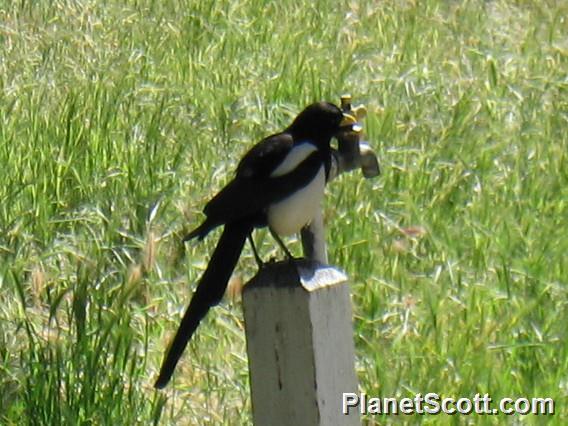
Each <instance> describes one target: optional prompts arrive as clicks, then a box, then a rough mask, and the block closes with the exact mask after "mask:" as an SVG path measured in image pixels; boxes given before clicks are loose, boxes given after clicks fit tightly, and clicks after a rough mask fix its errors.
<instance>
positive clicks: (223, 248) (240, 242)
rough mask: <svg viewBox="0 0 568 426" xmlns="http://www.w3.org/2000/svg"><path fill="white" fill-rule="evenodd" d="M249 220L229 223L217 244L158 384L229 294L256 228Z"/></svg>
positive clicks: (165, 381)
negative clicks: (246, 242)
mask: <svg viewBox="0 0 568 426" xmlns="http://www.w3.org/2000/svg"><path fill="white" fill-rule="evenodd" d="M252 228H253V226H252V224H250V223H249V222H243V221H241V222H235V223H229V224H226V225H225V229H224V230H223V233H222V235H221V238H220V240H219V242H218V243H217V247H215V250H214V252H213V255H212V256H211V260H210V261H209V265H207V269H206V270H205V272H204V274H203V276H202V277H201V280H200V281H199V284H198V285H197V289H196V290H195V293H193V297H192V299H191V302H190V304H189V306H188V308H187V310H186V311H185V314H184V316H183V319H182V321H181V324H180V326H179V328H178V330H177V333H176V335H175V337H174V340H173V341H172V343H171V344H170V347H169V349H168V352H167V354H166V357H165V359H164V361H163V363H162V368H161V369H160V375H159V377H158V380H157V381H156V383H155V384H154V387H155V388H157V389H161V388H163V387H164V386H166V385H167V384H168V382H169V381H170V378H171V376H172V374H173V372H174V369H175V367H176V364H177V363H178V361H179V359H180V357H181V355H182V353H183V351H184V349H185V347H186V346H187V343H188V342H189V340H190V339H191V336H192V335H193V333H194V332H195V329H196V328H197V326H198V325H199V322H200V321H201V320H202V319H203V317H204V316H205V315H206V314H207V312H208V311H209V308H211V307H213V306H215V305H217V304H218V303H219V302H220V301H221V299H222V297H223V294H224V293H225V289H226V288H227V284H228V282H229V279H230V277H231V274H232V272H233V269H235V265H236V264H237V261H238V260H239V256H240V254H241V251H242V249H243V246H244V244H245V241H246V239H247V236H248V235H249V234H250V233H251V231H252Z"/></svg>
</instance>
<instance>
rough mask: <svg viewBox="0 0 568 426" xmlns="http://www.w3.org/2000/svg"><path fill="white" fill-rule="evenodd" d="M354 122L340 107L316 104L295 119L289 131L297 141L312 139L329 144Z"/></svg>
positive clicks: (326, 103)
mask: <svg viewBox="0 0 568 426" xmlns="http://www.w3.org/2000/svg"><path fill="white" fill-rule="evenodd" d="M352 125H353V122H351V121H350V119H349V117H348V116H347V115H345V114H344V113H343V112H342V111H341V109H340V108H339V107H337V106H336V105H334V104H332V103H329V102H316V103H313V104H311V105H309V106H307V107H306V108H305V109H304V110H303V111H302V112H301V113H300V114H298V116H297V117H296V118H295V119H294V121H293V122H292V124H291V125H290V127H288V131H289V132H290V133H292V134H293V135H294V138H295V139H297V140H301V139H311V140H314V141H322V142H325V143H329V140H330V139H331V138H332V137H333V136H334V135H335V134H336V133H337V132H339V131H340V130H341V129H343V128H344V127H345V126H352Z"/></svg>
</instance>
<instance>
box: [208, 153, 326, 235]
mask: <svg viewBox="0 0 568 426" xmlns="http://www.w3.org/2000/svg"><path fill="white" fill-rule="evenodd" d="M322 164H323V158H322V154H321V153H320V152H319V151H314V152H313V153H311V154H310V155H308V156H307V157H306V158H305V159H304V161H302V162H301V163H300V164H299V165H298V166H297V167H296V168H295V169H294V170H292V171H290V172H289V173H286V174H284V175H281V176H277V177H270V176H268V177H258V178H254V177H252V178H239V177H236V178H235V179H233V180H232V181H231V182H229V184H228V185H227V186H225V187H224V188H223V189H222V190H221V191H220V192H219V193H218V194H217V195H215V197H213V199H212V200H211V201H209V203H207V205H206V206H205V209H204V210H203V211H204V213H205V215H206V216H207V221H209V222H211V223H215V224H219V225H220V224H223V223H228V222H232V221H235V220H240V219H243V218H247V217H257V216H258V215H259V214H262V213H264V212H265V211H266V208H267V207H268V206H269V205H270V204H273V203H276V202H278V201H281V200H283V199H284V198H286V197H288V196H289V195H291V194H293V193H294V192H295V191H297V190H299V189H301V188H302V187H304V186H306V185H307V184H308V183H309V182H310V181H311V180H312V179H313V178H314V177H315V176H316V174H317V173H318V171H319V169H320V167H321V166H322Z"/></svg>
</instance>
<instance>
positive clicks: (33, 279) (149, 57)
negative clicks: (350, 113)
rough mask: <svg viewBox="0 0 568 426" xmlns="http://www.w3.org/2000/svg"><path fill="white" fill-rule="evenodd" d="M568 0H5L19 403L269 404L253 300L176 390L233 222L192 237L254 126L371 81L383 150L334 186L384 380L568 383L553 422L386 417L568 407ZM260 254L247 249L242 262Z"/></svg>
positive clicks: (88, 408)
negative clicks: (182, 348)
mask: <svg viewBox="0 0 568 426" xmlns="http://www.w3.org/2000/svg"><path fill="white" fill-rule="evenodd" d="M566 16H568V4H567V3H566V2H563V1H556V2H555V1H517V2H508V1H501V0H494V1H486V2H476V1H465V2H450V1H447V2H438V1H434V0H427V1H423V2H415V1H402V2H398V1H381V2H378V1H377V2H366V1H339V2H328V1H323V0H319V1H315V2H291V1H280V2H262V1H254V0H238V1H209V0H206V1H199V2H198V1H173V0H169V1H161V2H158V1H152V0H140V1H134V0H132V1H103V0H99V1H94V0H93V1H88V0H83V1H80V0H52V1H42V2H30V1H25V0H19V1H8V0H0V85H1V87H2V90H1V92H0V164H1V165H2V166H1V167H0V389H1V392H0V423H1V424H6V425H19V424H40V425H54V424H85V425H86V424H97V425H99V424H113V425H116V424H124V425H132V424H235V425H240V424H247V423H250V421H251V414H250V410H251V406H250V396H249V384H248V373H247V361H246V353H245V342H244V333H243V324H242V313H241V307H240V302H239V300H238V298H233V299H231V298H226V301H225V302H224V303H223V304H222V305H220V306H219V307H218V308H215V310H214V312H212V315H210V316H209V317H208V318H207V320H206V321H205V322H204V324H203V326H202V327H201V328H200V329H199V331H198V333H197V335H196V336H195V338H194V340H193V341H192V343H191V344H190V346H189V347H188V350H187V351H186V354H185V356H184V358H183V360H182V362H181V364H180V366H179V367H178V372H177V374H176V376H175V380H174V382H173V383H172V385H171V386H169V387H168V388H167V389H166V390H165V391H162V392H156V391H154V390H153V388H152V383H153V380H154V379H155V376H156V373H157V369H158V367H159V362H160V361H161V357H162V354H163V351H164V349H165V346H166V344H167V342H168V340H169V338H170V337H171V336H172V334H173V332H174V331H175V328H176V327H177V323H178V321H179V319H180V315H181V313H182V312H183V309H184V308H185V305H186V303H187V302H188V300H189V297H190V295H191V292H192V289H193V288H194V283H195V282H196V280H197V279H198V277H199V275H200V273H201V272H202V271H203V269H204V268H205V266H206V263H207V261H208V256H209V253H210V252H211V250H212V248H213V246H214V244H215V240H216V238H217V235H218V234H213V235H211V237H210V238H208V239H207V241H206V242H204V243H201V244H188V245H187V247H186V248H185V249H184V248H183V247H181V244H180V239H181V236H182V235H183V233H184V232H185V231H187V230H188V229H190V228H191V227H192V226H195V225H196V224H197V223H198V222H199V220H200V219H201V216H200V210H201V208H202V207H203V205H204V203H205V202H206V201H207V200H208V198H209V197H210V196H211V194H212V193H214V192H215V191H216V190H217V189H219V188H221V186H222V185H223V184H224V183H226V182H227V181H228V180H229V179H230V178H231V175H232V171H233V170H234V167H235V165H236V163H237V161H238V159H239V158H240V156H241V155H242V154H243V153H244V152H246V150H247V149H248V148H250V146H251V145H252V144H253V143H254V142H256V141H258V140H260V139H261V138H262V137H263V136H266V135H268V134H270V133H272V132H275V131H277V130H278V129H281V128H282V127H284V126H285V125H287V124H288V123H289V122H290V120H291V119H292V117H293V116H294V115H295V114H296V113H297V112H299V111H300V110H301V109H302V107H303V106H305V105H306V104H307V103H309V102H312V101H314V100H320V99H326V100H330V101H336V102H337V101H338V98H339V95H340V94H342V93H345V92H349V93H351V94H352V95H353V96H354V99H355V103H359V102H361V103H365V104H366V105H367V107H368V110H369V114H368V117H367V119H366V121H365V131H366V133H367V138H368V139H369V140H370V141H371V143H372V145H373V146H374V148H375V149H376V151H377V153H378V155H379V158H380V161H381V165H382V170H383V174H382V175H381V177H380V178H378V179H375V180H364V179H363V177H362V175H361V174H360V173H358V172H354V173H352V174H350V175H345V176H343V177H342V178H341V179H339V180H338V181H334V182H333V184H332V185H330V186H329V188H328V191H327V197H326V203H325V215H326V224H327V233H328V245H329V251H330V260H331V262H332V263H333V264H335V265H339V266H341V267H342V268H343V269H344V270H345V271H347V273H348V274H349V276H350V280H351V288H352V295H353V306H354V311H355V319H354V328H355V335H354V338H355V343H356V348H357V369H358V375H359V380H360V386H361V390H362V391H364V392H366V393H367V394H369V395H375V396H378V395H380V396H399V397H401V396H413V395H414V394H415V393H417V392H421V393H426V392H438V393H440V394H441V395H443V396H454V397H461V396H466V397H471V396H473V394H475V393H477V392H479V393H481V394H484V393H489V394H490V395H491V397H492V398H493V399H494V400H497V399H499V398H501V397H504V396H512V397H517V396H524V397H529V398H530V397H533V396H542V397H552V398H554V399H555V400H556V414H555V415H554V416H552V417H547V418H544V417H535V416H527V417H523V416H515V417H512V418H509V417H504V416H497V417H492V416H477V417H471V418H459V417H447V416H446V417H440V416H422V417H412V418H410V417H408V418H392V417H372V416H370V417H367V418H365V421H366V422H367V423H369V424H375V423H377V424H378V423H381V424H383V423H389V422H398V421H408V422H411V423H425V424H438V423H440V422H441V423H456V424H460V422H463V421H466V422H467V421H473V422H475V423H476V424H477V423H488V424H500V423H501V422H507V421H508V422H511V421H512V422H527V423H529V424H540V422H544V421H548V422H549V423H555V424H563V422H565V421H566V420H565V418H566V415H567V414H568V410H567V409H566V402H567V396H568V343H567V337H568V336H567V331H566V330H567V328H566V325H567V322H568V321H567V320H568V315H567V313H568V289H567V276H568V260H567V259H568V258H567V256H566V253H567V252H568V239H567V238H566V231H567V229H568V161H567V160H568V159H567V156H568V23H567V18H566ZM256 239H257V241H258V242H259V243H260V245H261V251H262V254H263V256H264V257H266V258H269V257H272V256H280V255H281V254H280V253H279V252H278V251H277V250H276V249H275V248H274V247H273V245H272V243H271V240H270V238H265V234H264V232H260V233H258V234H257V236H256ZM290 244H291V248H292V250H293V251H295V252H296V253H298V254H299V253H300V245H299V244H298V241H296V240H290ZM254 273H255V264H254V260H253V257H252V254H251V252H250V251H249V250H248V248H247V249H246V250H245V252H244V253H243V256H242V258H241V262H240V264H239V266H238V268H237V270H236V271H235V274H236V275H235V278H234V282H237V283H238V282H243V281H246V280H248V279H249V278H250V277H252V276H253V275H254Z"/></svg>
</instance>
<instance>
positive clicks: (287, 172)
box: [154, 102, 353, 389]
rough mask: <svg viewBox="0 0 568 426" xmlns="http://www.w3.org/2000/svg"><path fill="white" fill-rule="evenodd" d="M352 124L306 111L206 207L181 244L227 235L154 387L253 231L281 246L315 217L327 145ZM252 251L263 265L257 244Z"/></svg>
mask: <svg viewBox="0 0 568 426" xmlns="http://www.w3.org/2000/svg"><path fill="white" fill-rule="evenodd" d="M352 124H353V123H352V121H351V120H349V117H348V116H344V114H343V113H342V111H341V110H340V109H339V108H338V107H337V106H335V105H333V104H331V103H327V102H318V103H314V104H311V105H309V106H308V107H307V108H305V109H304V110H303V111H302V112H301V113H300V114H299V115H298V116H297V117H296V118H295V119H294V121H293V122H292V124H291V125H290V126H289V127H287V128H286V129H285V130H284V131H283V132H281V133H277V134H275V135H272V136H269V137H267V138H265V139H263V140H262V141H260V142H259V143H258V144H256V145H255V146H254V147H252V149H250V151H248V152H247V153H246V154H245V156H244V157H243V158H242V160H241V161H240V163H239V165H238V166H237V171H236V175H235V177H234V179H233V180H232V181H230V182H229V183H228V184H227V186H225V187H224V188H223V189H222V190H221V191H220V192H219V193H218V194H217V195H215V196H214V197H213V198H212V199H211V201H209V202H208V203H207V205H206V206H205V208H204V210H203V212H204V213H205V216H206V219H205V220H204V221H203V223H202V224H201V225H200V226H199V227H197V228H196V229H195V230H193V231H192V232H190V233H189V234H188V235H187V236H186V237H185V238H184V241H188V240H191V239H193V238H198V239H200V240H201V239H203V238H204V237H205V236H206V235H207V234H208V233H209V232H210V231H211V230H212V229H214V228H216V227H218V226H224V229H223V232H222V234H221V238H220V239H219V242H218V243H217V247H216V248H215V250H214V252H213V255H212V256H211V259H210V261H209V264H208V265H207V269H206V270H205V272H204V273H203V276H202V277H201V279H200V281H199V283H198V285H197V289H196V290H195V292H194V294H193V297H192V299H191V302H190V304H189V307H188V308H187V310H186V312H185V314H184V317H183V319H182V321H181V324H180V326H179V328H178V331H177V333H176V335H175V337H174V339H173V341H172V343H171V344H170V347H169V349H168V351H167V354H166V357H165V359H164V361H163V364H162V367H161V370H160V374H159V377H158V380H157V381H156V383H155V385H154V386H155V387H156V388H158V389H159V388H163V387H164V386H165V385H166V384H167V383H168V382H169V380H170V378H171V376H172V374H173V371H174V369H175V366H176V364H177V362H178V361H179V358H180V357H181V355H182V353H183V351H184V349H185V347H186V346H187V343H188V342H189V340H190V339H191V337H192V335H193V333H194V332H195V330H196V328H197V326H198V325H199V322H200V321H201V320H202V319H203V317H204V316H205V315H206V314H207V312H208V311H209V309H210V308H211V307H213V306H215V305H217V304H218V303H219V302H220V300H221V298H222V297H223V294H224V293H225V290H226V288H227V284H228V281H229V279H230V277H231V274H232V272H233V269H234V268H235V265H236V263H237V261H238V259H239V256H240V254H241V251H242V249H243V246H244V244H245V241H246V240H247V238H249V239H250V242H251V244H252V238H250V235H251V232H252V231H253V229H254V228H258V227H265V226H268V227H269V229H270V231H271V232H272V233H273V235H274V236H275V238H276V239H277V241H278V242H279V243H280V244H281V240H280V239H279V238H278V236H286V235H291V234H294V233H296V232H299V231H300V230H301V229H302V228H303V227H304V226H306V225H307V224H309V223H310V221H311V220H312V218H313V217H314V216H315V215H316V214H317V212H318V209H320V208H321V202H322V198H323V195H324V187H325V183H326V181H327V178H328V176H329V171H330V167H331V147H330V142H331V139H332V137H333V136H334V135H335V134H337V133H338V132H339V131H340V130H341V129H344V128H345V127H347V126H351V125H352ZM283 248H284V249H285V247H283ZM253 250H254V252H255V257H256V258H257V261H260V258H259V257H258V254H257V253H256V249H255V248H254V245H253ZM287 253H288V252H287ZM288 254H289V253H288Z"/></svg>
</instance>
